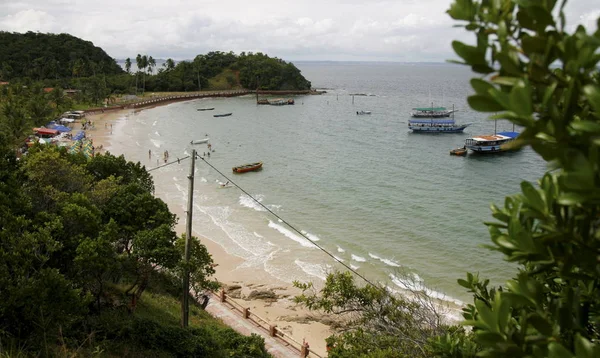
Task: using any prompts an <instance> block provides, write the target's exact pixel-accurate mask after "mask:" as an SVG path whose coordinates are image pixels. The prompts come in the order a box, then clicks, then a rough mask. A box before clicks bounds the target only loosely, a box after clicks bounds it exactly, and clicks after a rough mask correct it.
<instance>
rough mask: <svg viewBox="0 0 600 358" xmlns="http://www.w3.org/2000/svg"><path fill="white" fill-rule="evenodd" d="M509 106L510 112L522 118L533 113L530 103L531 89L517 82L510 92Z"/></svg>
mask: <svg viewBox="0 0 600 358" xmlns="http://www.w3.org/2000/svg"><path fill="white" fill-rule="evenodd" d="M510 105H511V108H512V110H513V111H514V112H515V113H517V114H519V115H523V116H528V115H531V114H532V113H533V106H532V103H531V87H530V86H529V84H526V83H525V82H523V81H519V82H518V83H517V84H516V85H515V86H514V87H513V88H512V90H511V91H510Z"/></svg>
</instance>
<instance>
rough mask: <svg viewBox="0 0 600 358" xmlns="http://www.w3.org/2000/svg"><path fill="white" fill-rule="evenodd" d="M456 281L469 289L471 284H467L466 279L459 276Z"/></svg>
mask: <svg viewBox="0 0 600 358" xmlns="http://www.w3.org/2000/svg"><path fill="white" fill-rule="evenodd" d="M457 281H458V284H459V285H461V286H462V287H464V288H467V289H469V290H470V289H471V284H469V283H468V282H467V281H466V280H463V279H462V278H459V279H458V280H457Z"/></svg>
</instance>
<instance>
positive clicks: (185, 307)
mask: <svg viewBox="0 0 600 358" xmlns="http://www.w3.org/2000/svg"><path fill="white" fill-rule="evenodd" d="M195 163H196V149H192V164H191V165H190V175H188V179H189V180H190V182H189V189H188V190H189V192H188V209H187V222H186V228H185V264H186V266H185V268H184V270H183V299H182V300H181V315H182V316H181V326H182V327H183V328H187V326H188V319H189V317H190V301H189V296H190V272H189V270H188V267H187V264H188V263H189V262H190V241H191V240H192V209H193V208H194V203H193V200H194V164H195Z"/></svg>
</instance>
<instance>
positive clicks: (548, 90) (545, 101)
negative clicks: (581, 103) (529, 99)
mask: <svg viewBox="0 0 600 358" xmlns="http://www.w3.org/2000/svg"><path fill="white" fill-rule="evenodd" d="M557 85H558V83H557V82H552V84H551V85H550V86H548V87H546V90H545V91H544V99H543V100H542V106H544V107H545V106H547V105H548V101H550V98H551V97H552V95H553V94H554V91H555V90H556V86H557ZM584 91H585V89H584Z"/></svg>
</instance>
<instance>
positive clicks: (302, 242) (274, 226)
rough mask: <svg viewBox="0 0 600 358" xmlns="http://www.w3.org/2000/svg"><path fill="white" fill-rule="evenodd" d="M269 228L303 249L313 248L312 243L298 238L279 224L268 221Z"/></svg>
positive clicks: (300, 237)
mask: <svg viewBox="0 0 600 358" xmlns="http://www.w3.org/2000/svg"><path fill="white" fill-rule="evenodd" d="M269 227H270V228H272V229H275V230H277V231H279V232H280V233H282V234H283V235H284V236H286V237H288V238H290V239H292V240H294V241H296V242H297V243H299V244H300V245H302V246H304V247H310V248H315V246H314V245H313V244H312V243H310V242H309V241H308V240H306V239H305V238H303V237H302V236H298V235H296V234H294V233H293V232H292V231H291V230H288V229H286V228H284V227H283V226H281V225H279V224H275V223H274V222H272V221H270V220H269Z"/></svg>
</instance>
